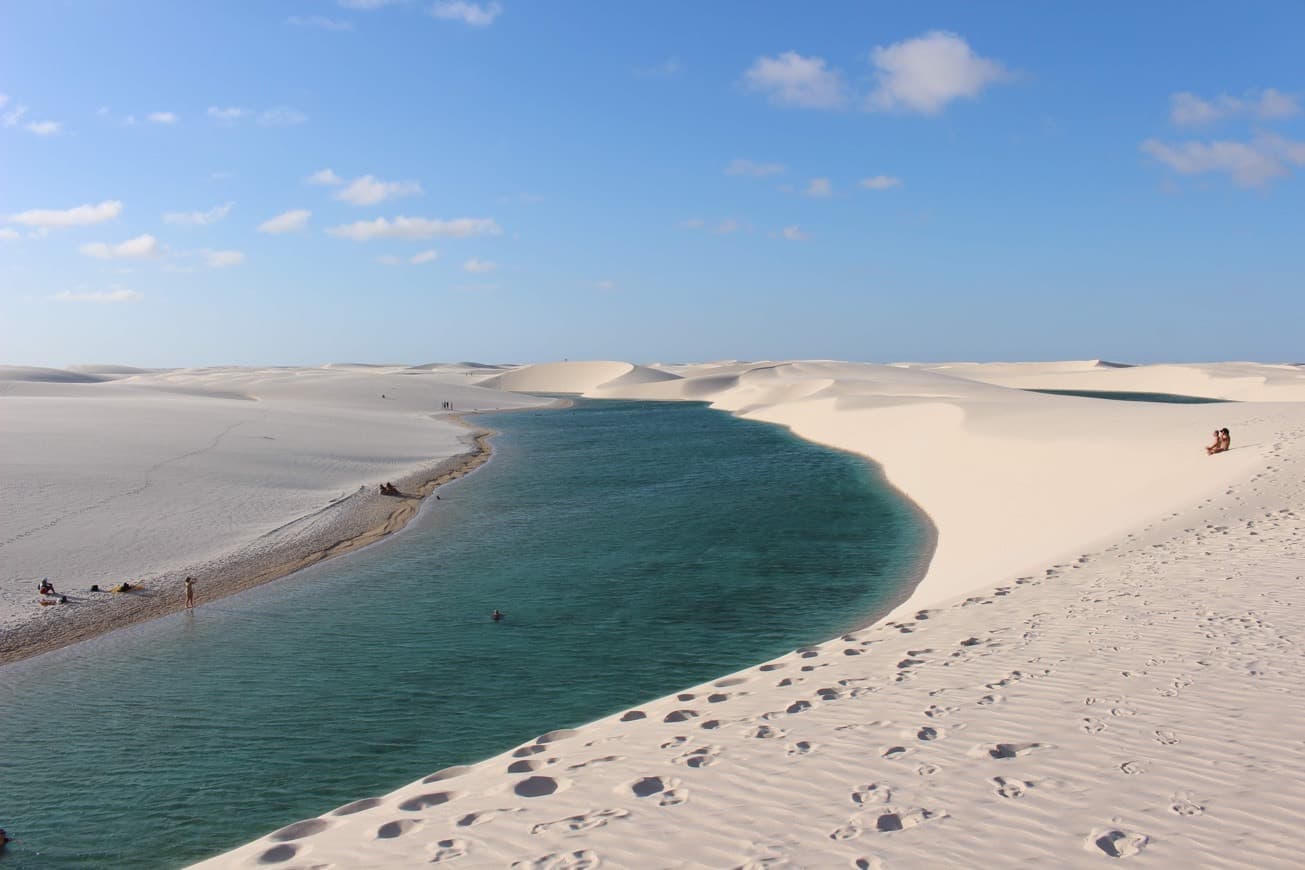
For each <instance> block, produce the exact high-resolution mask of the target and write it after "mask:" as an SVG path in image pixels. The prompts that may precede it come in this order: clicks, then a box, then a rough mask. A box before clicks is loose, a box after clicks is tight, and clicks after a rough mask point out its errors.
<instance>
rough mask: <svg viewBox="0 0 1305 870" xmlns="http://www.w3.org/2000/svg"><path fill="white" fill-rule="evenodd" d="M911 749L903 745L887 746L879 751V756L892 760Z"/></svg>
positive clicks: (909, 751)
mask: <svg viewBox="0 0 1305 870" xmlns="http://www.w3.org/2000/svg"><path fill="white" fill-rule="evenodd" d="M912 751H913V750H911V749H907V748H906V747H905V746H889V747H887V748H885V749H884V750H882V751H881V752H880V753H879V757H880V758H882V759H884V760H885V761H894V760H896V759H898V758H902V757H903V756H905V755H909V754H910V753H911V752H912Z"/></svg>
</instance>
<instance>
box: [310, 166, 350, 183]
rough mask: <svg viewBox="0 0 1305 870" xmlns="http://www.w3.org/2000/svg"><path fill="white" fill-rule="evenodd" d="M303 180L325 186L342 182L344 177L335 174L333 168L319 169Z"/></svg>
mask: <svg viewBox="0 0 1305 870" xmlns="http://www.w3.org/2000/svg"><path fill="white" fill-rule="evenodd" d="M304 181H305V182H306V183H308V184H318V185H322V186H326V187H330V186H334V185H337V184H344V179H343V178H341V177H340V176H338V175H336V174H335V172H334V170H331V169H319V170H317V171H316V172H314V173H313V174H312V175H310V176H308V177H307V178H305V179H304Z"/></svg>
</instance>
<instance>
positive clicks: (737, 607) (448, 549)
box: [0, 402, 929, 870]
mask: <svg viewBox="0 0 1305 870" xmlns="http://www.w3.org/2000/svg"><path fill="white" fill-rule="evenodd" d="M485 419H486V421H487V423H488V425H491V426H493V427H494V428H495V429H497V430H499V431H500V433H501V434H500V435H498V436H496V437H495V439H494V446H495V456H494V459H493V461H492V462H490V463H489V464H488V465H487V466H485V467H484V468H483V469H482V470H480V471H478V472H477V473H476V474H474V475H472V476H471V477H470V478H467V479H465V480H463V481H459V482H458V483H455V484H453V485H451V486H449V487H446V488H445V489H444V490H442V494H443V498H442V499H441V501H439V502H435V503H433V504H431V505H428V510H426V511H425V512H423V514H422V516H421V517H420V518H419V519H418V520H417V521H416V522H415V523H414V524H413V525H412V526H410V527H409V529H408V530H407V531H405V532H404V533H403V534H401V535H399V536H397V537H396V538H394V539H393V540H391V541H389V542H387V543H385V544H384V545H382V546H379V547H374V548H371V549H369V550H364V551H361V552H359V553H356V554H352V555H350V556H346V557H343V558H341V559H338V560H334V561H332V562H328V563H326V564H324V565H321V566H318V567H317V568H314V569H311V570H309V571H305V572H302V573H300V574H298V575H295V576H294V577H291V578H286V579H284V580H281V581H278V582H277V583H275V584H272V585H270V586H266V587H262V588H260V589H257V590H254V591H252V592H249V593H246V594H243V595H240V596H236V597H234V598H229V599H226V600H224V601H220V602H217V603H216V604H213V605H206V606H202V607H201V608H200V609H199V610H197V611H196V612H195V613H194V614H193V615H179V616H177V617H169V618H167V619H163V620H158V621H156V622H153V623H149V624H147V625H144V626H138V627H136V628H133V629H130V630H127V631H123V632H118V633H116V634H114V635H111V636H108V637H106V638H101V639H99V640H97V641H94V642H91V643H88V644H83V645H80V646H78V647H74V648H70V649H68V650H62V651H59V652H56V653H52V654H50V655H47V656H43V657H40V658H38V659H35V660H31V661H28V662H23V663H20V664H18V665H14V666H10V667H7V668H0V693H2V697H3V698H4V701H3V706H2V707H0V827H5V828H7V829H8V830H9V832H10V835H11V836H14V837H17V838H18V839H19V842H17V843H14V844H13V845H11V846H10V847H9V849H8V851H7V852H4V853H0V870H9V868H18V867H42V868H45V867H107V866H114V867H133V868H148V867H176V866H180V865H183V864H185V863H187V862H189V861H193V860H198V859H201V858H204V857H208V856H210V855H213V854H215V853H217V852H220V851H222V850H224V849H227V848H231V847H233V846H236V845H238V844H240V843H243V842H245V841H247V840H250V839H253V838H255V837H258V836H261V835H262V834H264V833H267V832H269V831H271V830H274V829H276V828H278V827H281V826H282V825H284V824H287V823H289V822H292V821H296V820H298V819H301V818H306V817H309V816H315V815H319V814H321V813H323V812H326V811H328V810H330V809H332V808H334V807H336V806H339V805H342V804H344V803H347V802H349V801H352V800H355V799H357V798H362V797H368V796H371V795H378V794H383V793H385V792H387V791H390V790H392V789H394V788H397V787H399V786H401V785H404V784H406V783H408V782H411V781H413V780H415V779H418V778H420V777H422V776H424V775H426V774H428V773H430V772H432V771H434V770H436V769H439V768H441V767H445V766H448V765H452V764H459V763H467V762H474V761H477V760H480V759H483V758H486V757H488V756H490V755H493V754H496V753H498V752H501V751H503V750H505V749H509V748H511V747H513V746H515V745H517V744H518V743H521V742H524V741H526V740H528V739H530V738H532V737H534V736H535V735H537V734H540V733H543V732H545V731H548V730H551V729H554V728H562V727H567V726H574V725H578V724H581V723H583V722H587V721H590V720H593V719H595V718H599V717H601V716H604V715H607V714H609V713H612V712H615V711H617V710H620V709H623V708H625V707H629V706H633V705H635V704H638V703H641V702H643V701H646V700H648V699H650V698H654V697H658V696H661V695H664V694H667V693H669V692H672V691H675V690H676V689H680V688H683V687H687V686H689V685H692V684H695V683H699V682H702V681H704V680H707V679H710V678H713V677H716V676H719V675H722V674H725V673H728V672H730V671H733V670H738V669H740V668H743V667H746V666H748V665H751V664H755V663H757V662H760V661H763V660H764V659H766V658H769V657H772V656H775V655H778V654H781V653H784V652H786V651H788V650H790V649H792V648H794V647H796V646H800V645H802V644H805V643H810V642H815V641H819V640H824V639H826V638H828V637H831V636H834V635H836V634H838V633H839V632H841V631H845V630H847V629H850V628H853V627H855V626H857V625H860V624H862V623H864V622H865V621H866V620H867V619H868V618H870V617H872V616H874V615H877V614H881V613H883V612H886V610H887V609H889V608H890V607H891V606H892V604H893V603H895V602H896V601H897V600H900V598H901V597H902V596H903V594H904V592H905V591H907V590H906V588H905V586H906V585H908V584H909V582H911V581H913V580H914V579H915V578H916V577H917V576H918V573H919V571H920V569H921V568H922V564H921V557H922V551H923V550H924V549H925V548H926V547H927V546H928V535H929V529H928V528H927V525H926V521H925V520H923V519H922V518H921V517H920V516H919V515H918V514H917V513H916V512H915V511H914V509H913V507H912V506H911V505H910V504H909V503H908V502H906V501H905V500H904V499H902V498H901V497H900V496H899V495H897V494H896V493H894V492H892V491H891V490H890V489H889V488H888V487H887V486H886V484H885V483H884V482H883V480H882V478H881V476H880V475H879V473H878V471H877V470H876V469H875V468H874V467H873V466H871V465H870V464H868V463H866V462H864V461H862V460H860V459H857V458H855V457H852V456H849V455H846V454H842V453H837V452H834V451H830V450H826V449H824V448H820V447H817V446H815V445H812V444H809V443H807V442H804V441H800V440H798V439H797V438H794V437H793V436H791V435H790V434H788V433H787V432H786V431H784V430H782V429H780V428H778V427H774V426H769V425H766V424H762V423H755V422H749V421H744V420H738V419H735V418H733V417H730V416H728V415H726V414H723V413H720V412H716V411H711V410H709V409H707V408H706V407H705V406H701V405H694V404H651V403H635V402H582V403H579V404H578V405H577V406H576V407H575V408H573V409H569V410H563V411H548V412H542V413H515V414H500V415H494V416H488V417H486V418H485ZM495 607H498V608H501V609H502V610H504V611H505V612H506V614H507V616H508V619H507V621H506V622H504V623H502V624H498V625H495V624H493V623H491V622H490V621H489V620H488V618H487V616H488V613H489V612H490V611H491V610H492V609H493V608H495Z"/></svg>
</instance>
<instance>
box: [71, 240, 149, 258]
mask: <svg viewBox="0 0 1305 870" xmlns="http://www.w3.org/2000/svg"><path fill="white" fill-rule="evenodd" d="M77 250H78V251H80V252H81V253H83V254H85V255H86V256H88V257H94V258H95V259H97V260H148V259H150V258H152V257H157V256H158V255H159V254H160V253H161V252H162V246H161V245H159V240H158V239H156V238H154V237H153V236H151V235H149V234H146V235H143V236H137V237H136V238H134V239H128V240H127V241H125V242H119V243H118V244H116V245H110V244H108V243H107V242H90V243H89V244H85V245H82V246H81V247H80V248H78V249H77Z"/></svg>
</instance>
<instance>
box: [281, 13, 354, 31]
mask: <svg viewBox="0 0 1305 870" xmlns="http://www.w3.org/2000/svg"><path fill="white" fill-rule="evenodd" d="M285 23H286V24H289V25H291V26H292V27H309V28H316V29H318V30H331V31H335V32H337V33H339V32H343V31H345V30H353V22H352V21H347V20H345V19H343V18H327V17H326V16H325V15H291V16H290V17H289V18H287V19H286V20H285Z"/></svg>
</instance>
